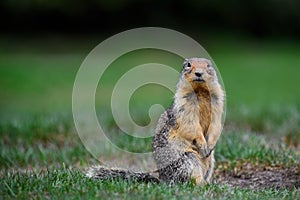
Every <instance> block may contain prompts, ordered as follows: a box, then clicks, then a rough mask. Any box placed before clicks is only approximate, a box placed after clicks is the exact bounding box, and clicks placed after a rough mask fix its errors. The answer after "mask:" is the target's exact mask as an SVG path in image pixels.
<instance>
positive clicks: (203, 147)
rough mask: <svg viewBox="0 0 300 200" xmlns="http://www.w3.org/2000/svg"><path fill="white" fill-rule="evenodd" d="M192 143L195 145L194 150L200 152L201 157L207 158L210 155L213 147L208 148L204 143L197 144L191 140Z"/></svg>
mask: <svg viewBox="0 0 300 200" xmlns="http://www.w3.org/2000/svg"><path fill="white" fill-rule="evenodd" d="M193 145H195V147H196V151H197V152H198V153H199V154H200V156H201V157H202V158H207V157H209V156H210V154H211V152H212V151H213V149H214V148H209V147H208V145H207V144H206V143H204V144H199V143H197V142H196V141H195V140H194V141H193Z"/></svg>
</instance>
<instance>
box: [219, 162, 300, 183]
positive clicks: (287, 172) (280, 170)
mask: <svg viewBox="0 0 300 200" xmlns="http://www.w3.org/2000/svg"><path fill="white" fill-rule="evenodd" d="M214 177H215V178H214V181H215V182H216V183H218V184H224V185H228V186H229V187H238V188H249V189H263V188H265V189H266V188H273V189H284V188H286V189H293V188H297V189H300V166H292V167H284V166H263V165H252V164H250V163H247V162H246V163H243V164H240V165H237V167H234V169H233V170H229V169H226V167H225V168H224V166H223V165H219V166H218V167H217V169H216V170H215V174H214Z"/></svg>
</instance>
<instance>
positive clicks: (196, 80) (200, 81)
mask: <svg viewBox="0 0 300 200" xmlns="http://www.w3.org/2000/svg"><path fill="white" fill-rule="evenodd" d="M193 82H198V83H202V82H204V79H203V78H194V79H193Z"/></svg>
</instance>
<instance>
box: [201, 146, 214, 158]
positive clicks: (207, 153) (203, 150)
mask: <svg viewBox="0 0 300 200" xmlns="http://www.w3.org/2000/svg"><path fill="white" fill-rule="evenodd" d="M212 150H213V149H210V148H199V153H200V155H201V157H202V158H208V157H209V156H210V154H211V152H212Z"/></svg>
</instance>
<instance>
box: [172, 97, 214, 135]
mask: <svg viewBox="0 0 300 200" xmlns="http://www.w3.org/2000/svg"><path fill="white" fill-rule="evenodd" d="M211 119H212V117H211V103H210V99H209V98H206V97H202V96H199V97H198V98H197V101H187V102H185V104H184V105H183V106H182V109H181V114H180V116H179V118H178V121H179V126H181V127H180V129H181V130H189V131H197V130H199V129H201V130H202V131H203V133H204V134H206V132H207V130H208V127H209V125H210V123H211Z"/></svg>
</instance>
